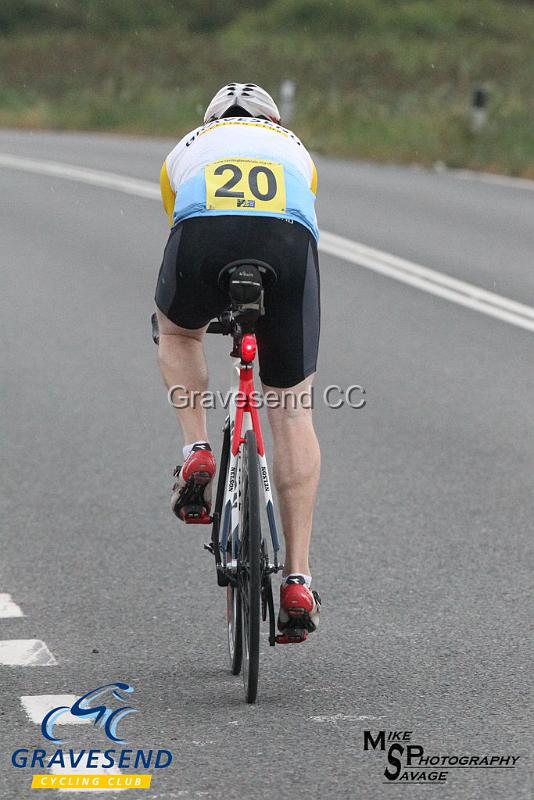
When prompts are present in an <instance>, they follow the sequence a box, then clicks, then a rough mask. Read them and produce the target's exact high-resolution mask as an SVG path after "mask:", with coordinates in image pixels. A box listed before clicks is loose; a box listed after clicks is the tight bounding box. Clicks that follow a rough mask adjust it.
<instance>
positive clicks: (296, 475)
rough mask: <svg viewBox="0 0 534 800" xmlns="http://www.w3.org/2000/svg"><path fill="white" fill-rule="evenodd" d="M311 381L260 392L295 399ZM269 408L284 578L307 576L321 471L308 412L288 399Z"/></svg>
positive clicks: (300, 404) (309, 410) (310, 378)
mask: <svg viewBox="0 0 534 800" xmlns="http://www.w3.org/2000/svg"><path fill="white" fill-rule="evenodd" d="M312 381H313V376H310V377H309V378H306V380H304V381H302V383H299V384H298V385H297V386H293V387H292V388H291V389H274V388H273V387H270V386H266V385H264V386H263V391H264V392H268V391H269V392H273V391H274V392H276V393H277V394H278V396H279V397H280V396H281V395H282V393H283V392H285V393H289V392H291V393H293V394H294V395H295V396H296V397H297V398H298V396H299V395H300V394H301V393H302V392H306V393H307V392H308V390H309V389H310V388H311V384H312ZM308 404H309V395H308ZM269 405H270V404H269V403H267V408H268V410H267V414H268V417H269V422H270V425H271V430H272V434H273V444H274V453H273V456H274V458H273V460H274V471H273V477H274V483H275V486H276V490H277V495H278V505H279V508H280V516H281V519H282V527H283V531H284V539H285V544H286V554H285V562H284V575H289V574H290V573H293V572H300V573H302V574H304V575H310V574H311V573H310V564H309V549H310V539H311V531H312V520H313V509H314V506H315V497H316V494H317V485H318V483H319V472H320V467H321V453H320V450H319V443H318V441H317V437H316V435H315V430H314V427H313V422H312V410H311V408H305V407H303V405H302V403H299V402H297V403H296V407H295V408H294V407H293V406H294V404H293V403H292V402H291V399H290V400H289V401H287V402H285V403H284V402H281V403H280V404H279V407H278V408H273V407H269ZM273 405H274V404H273ZM305 405H306V403H305Z"/></svg>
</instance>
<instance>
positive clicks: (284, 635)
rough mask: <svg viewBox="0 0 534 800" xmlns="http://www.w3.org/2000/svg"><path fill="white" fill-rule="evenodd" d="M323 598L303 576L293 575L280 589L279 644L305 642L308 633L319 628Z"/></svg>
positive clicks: (277, 639)
mask: <svg viewBox="0 0 534 800" xmlns="http://www.w3.org/2000/svg"><path fill="white" fill-rule="evenodd" d="M320 611H321V598H320V597H319V595H318V594H317V592H315V591H312V590H311V589H310V588H308V586H306V582H305V580H304V578H303V577H302V576H301V575H291V576H290V577H289V578H288V580H287V583H284V584H283V585H282V586H281V587H280V611H279V613H278V630H279V631H281V635H278V636H277V637H276V641H277V642H278V644H297V643H299V642H305V641H306V639H307V638H308V633H312V632H313V631H316V630H317V628H318V627H319V614H320Z"/></svg>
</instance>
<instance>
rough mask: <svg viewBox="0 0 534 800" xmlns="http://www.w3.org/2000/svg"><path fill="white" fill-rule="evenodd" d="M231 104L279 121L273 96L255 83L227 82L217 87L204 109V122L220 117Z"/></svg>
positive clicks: (256, 114) (255, 114)
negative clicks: (220, 87)
mask: <svg viewBox="0 0 534 800" xmlns="http://www.w3.org/2000/svg"><path fill="white" fill-rule="evenodd" d="M232 106H239V108H243V109H244V110H245V111H248V113H249V114H252V116H253V117H267V119H270V120H272V121H273V122H280V112H279V111H278V107H277V105H276V103H275V102H274V100H273V98H272V97H271V95H270V94H269V93H268V92H266V91H265V89H262V88H261V86H256V84H255V83H229V84H227V85H226V86H223V88H222V89H219V91H218V92H217V94H216V95H215V97H214V98H213V100H212V101H211V103H210V104H209V106H208V107H207V109H206V113H205V114H204V122H211V121H212V120H214V119H220V118H221V117H222V116H223V114H224V113H225V112H226V111H228V109H230V108H232Z"/></svg>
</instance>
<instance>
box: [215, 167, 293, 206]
mask: <svg viewBox="0 0 534 800" xmlns="http://www.w3.org/2000/svg"><path fill="white" fill-rule="evenodd" d="M204 174H205V178H206V208H208V209H216V210H217V211H230V210H231V211H234V210H240V209H242V210H243V211H250V210H255V211H273V212H275V213H281V212H283V211H285V210H286V188H285V183H284V168H283V166H282V165H281V164H277V163H276V162H274V161H256V160H255V159H253V158H229V159H226V160H221V161H214V162H213V163H212V164H208V166H207V167H206V168H205V170H204Z"/></svg>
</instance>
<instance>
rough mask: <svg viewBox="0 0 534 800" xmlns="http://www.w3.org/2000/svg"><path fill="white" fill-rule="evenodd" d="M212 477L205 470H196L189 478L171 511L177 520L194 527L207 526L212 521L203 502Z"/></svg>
mask: <svg viewBox="0 0 534 800" xmlns="http://www.w3.org/2000/svg"><path fill="white" fill-rule="evenodd" d="M213 477H214V476H213V475H210V473H209V472H206V471H205V470H197V471H196V472H193V473H192V474H191V475H190V476H189V478H188V479H187V481H186V483H185V486H184V487H183V488H182V489H181V491H180V497H179V499H178V500H177V502H176V504H175V505H174V506H173V509H172V510H173V512H174V514H175V516H177V517H178V519H180V520H182V522H185V523H188V524H196V525H202V524H209V523H211V522H212V521H213V520H212V517H211V516H210V514H209V511H208V509H207V503H206V502H205V501H204V491H205V489H206V486H207V484H208V483H209V482H210V481H211V480H212V479H213Z"/></svg>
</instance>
